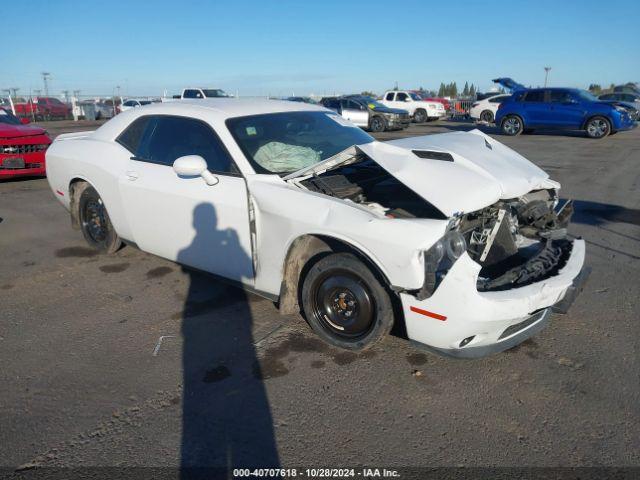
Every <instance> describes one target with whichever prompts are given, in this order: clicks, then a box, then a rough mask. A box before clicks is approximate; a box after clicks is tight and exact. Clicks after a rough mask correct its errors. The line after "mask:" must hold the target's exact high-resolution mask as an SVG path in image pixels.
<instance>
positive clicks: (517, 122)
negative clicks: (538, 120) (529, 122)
mask: <svg viewBox="0 0 640 480" xmlns="http://www.w3.org/2000/svg"><path fill="white" fill-rule="evenodd" d="M500 128H501V130H502V133H504V134H505V135H509V136H511V137H514V136H516V135H520V134H521V133H522V130H523V129H524V124H523V123H522V119H521V118H520V117H519V116H517V115H507V116H506V117H504V119H503V120H502V124H501V125H500Z"/></svg>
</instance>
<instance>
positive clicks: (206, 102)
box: [95, 98, 333, 139]
mask: <svg viewBox="0 0 640 480" xmlns="http://www.w3.org/2000/svg"><path fill="white" fill-rule="evenodd" d="M308 111H319V112H328V113H333V112H332V111H331V110H328V109H326V108H324V107H323V106H321V105H314V104H310V103H302V102H290V101H287V100H269V99H242V98H202V99H188V100H175V101H171V102H164V103H151V104H149V105H145V106H143V107H138V108H133V109H130V110H127V111H125V112H123V113H121V114H119V115H117V116H116V117H115V118H113V119H112V120H110V121H108V122H107V123H105V124H104V125H102V126H101V127H100V128H99V129H98V130H96V132H95V136H96V137H97V138H104V139H112V138H115V137H116V136H117V135H119V134H120V132H121V131H122V130H123V129H124V128H125V127H126V126H127V125H129V123H131V122H132V121H133V120H134V119H136V118H138V117H142V116H145V115H177V116H184V117H189V116H193V117H198V118H200V117H206V118H207V119H210V120H211V121H219V122H224V121H225V120H227V119H228V118H234V117H245V116H249V115H264V114H268V113H281V112H308Z"/></svg>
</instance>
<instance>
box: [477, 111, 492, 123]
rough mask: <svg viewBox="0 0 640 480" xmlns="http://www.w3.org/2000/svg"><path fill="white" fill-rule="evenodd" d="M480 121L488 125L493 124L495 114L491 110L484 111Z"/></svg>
mask: <svg viewBox="0 0 640 480" xmlns="http://www.w3.org/2000/svg"><path fill="white" fill-rule="evenodd" d="M480 120H482V121H483V122H486V123H493V112H492V111H491V110H483V112H482V113H481V114H480Z"/></svg>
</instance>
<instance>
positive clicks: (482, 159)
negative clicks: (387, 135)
mask: <svg viewBox="0 0 640 480" xmlns="http://www.w3.org/2000/svg"><path fill="white" fill-rule="evenodd" d="M357 147H358V149H360V150H361V151H362V152H364V153H365V154H366V155H368V156H369V157H370V158H371V159H372V160H374V161H375V162H376V163H378V164H379V165H380V166H382V167H383V168H384V169H385V170H387V171H388V172H389V173H390V174H391V175H393V176H394V177H396V178H397V179H398V180H400V181H401V182H403V183H404V184H405V185H407V186H408V187H409V188H411V189H412V190H413V191H414V192H416V193H417V194H418V195H420V196H421V197H423V198H424V199H425V200H427V201H428V202H430V203H431V204H433V205H434V206H435V207H436V208H438V209H439V210H440V211H441V212H442V213H444V214H445V215H447V216H452V215H454V214H456V213H467V212H472V211H475V210H480V209H482V208H484V207H487V206H489V205H491V204H493V203H495V202H497V201H498V200H500V199H508V198H516V197H519V196H521V195H524V194H525V193H528V192H530V191H531V190H536V189H541V188H560V184H559V183H557V182H554V181H552V180H550V179H549V176H548V175H547V174H546V173H545V172H544V171H543V170H541V169H540V168H538V167H536V166H535V165H534V164H533V163H531V162H529V161H528V160H527V159H526V158H524V157H523V156H521V155H520V154H518V153H517V152H515V151H513V150H511V149H510V148H508V147H506V146H505V145H503V144H501V143H500V142H498V141H496V140H494V139H492V138H491V137H489V136H487V135H485V134H484V133H482V132H480V131H479V130H473V131H471V132H452V133H444V134H440V135H428V136H423V137H410V138H403V139H401V140H393V141H390V142H384V143H383V142H372V143H367V144H363V145H358V146H357ZM412 150H429V151H437V152H446V153H449V154H451V156H452V157H453V159H454V161H453V162H451V161H447V160H434V159H427V158H420V157H418V156H417V155H415V154H414V153H413V152H412Z"/></svg>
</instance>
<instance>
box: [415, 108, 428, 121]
mask: <svg viewBox="0 0 640 480" xmlns="http://www.w3.org/2000/svg"><path fill="white" fill-rule="evenodd" d="M413 121H414V122H416V123H424V122H426V121H427V112H426V111H425V110H423V109H422V108H419V109H417V110H416V111H415V112H414V113H413Z"/></svg>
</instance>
